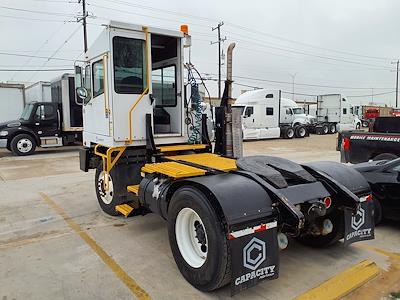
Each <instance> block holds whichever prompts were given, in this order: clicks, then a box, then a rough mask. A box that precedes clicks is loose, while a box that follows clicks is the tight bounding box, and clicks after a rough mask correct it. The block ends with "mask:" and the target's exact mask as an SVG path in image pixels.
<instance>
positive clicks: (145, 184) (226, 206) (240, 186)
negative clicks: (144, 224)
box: [139, 173, 277, 230]
mask: <svg viewBox="0 0 400 300" xmlns="http://www.w3.org/2000/svg"><path fill="white" fill-rule="evenodd" d="M155 185H158V186H157V187H155ZM183 186H191V187H193V188H196V189H198V190H200V191H201V192H202V193H204V195H205V196H206V197H207V199H208V200H209V201H210V203H211V204H212V205H213V207H214V209H215V210H216V212H217V213H218V214H220V215H221V218H222V219H223V220H224V221H225V222H226V224H227V226H228V228H229V229H230V230H239V229H243V228H246V227H248V226H254V225H259V224H260V223H266V222H269V221H271V220H273V219H275V218H276V216H277V212H276V211H275V209H274V207H273V205H272V200H271V198H270V196H269V195H268V193H267V192H266V191H265V189H263V187H262V186H260V185H259V184H258V183H257V182H255V181H254V180H251V179H249V178H246V177H244V176H240V175H237V174H231V173H223V174H217V175H206V176H201V177H193V178H187V179H183V180H175V181H172V180H166V181H164V182H163V179H159V178H157V176H154V175H151V176H146V178H144V179H143V180H142V182H141V183H140V189H139V190H140V195H139V196H140V201H141V203H142V204H143V205H145V206H146V207H147V208H149V209H150V210H151V211H152V212H155V213H158V214H160V215H161V216H162V217H163V218H167V214H168V204H169V201H170V199H171V198H172V196H173V193H174V192H175V191H176V190H177V189H179V188H180V187H183ZM154 191H157V192H156V193H155V192H154Z"/></svg>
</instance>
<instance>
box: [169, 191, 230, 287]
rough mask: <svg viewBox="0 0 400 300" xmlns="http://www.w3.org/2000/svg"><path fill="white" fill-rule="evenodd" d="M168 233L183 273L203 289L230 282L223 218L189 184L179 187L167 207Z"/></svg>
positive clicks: (176, 259) (193, 283)
mask: <svg viewBox="0 0 400 300" xmlns="http://www.w3.org/2000/svg"><path fill="white" fill-rule="evenodd" d="M168 236H169V242H170V246H171V250H172V254H173V256H174V259H175V262H176V265H177V266H178V268H179V270H180V272H181V273H182V275H183V277H185V279H186V280H187V281H188V282H189V283H190V284H191V285H193V286H194V287H196V288H197V289H199V290H202V291H212V290H215V289H217V288H219V287H222V286H224V285H226V284H227V283H229V280H230V260H229V246H228V240H227V238H226V234H225V231H224V228H223V225H222V222H221V221H220V219H219V218H218V217H217V215H216V214H215V211H214V209H213V207H212V206H211V205H210V203H209V202H208V200H207V198H206V197H205V196H204V195H203V194H202V193H201V192H200V191H198V190H196V189H194V188H190V187H183V188H180V189H179V190H178V191H176V192H175V194H174V195H173V197H172V199H171V203H170V205H169V209H168Z"/></svg>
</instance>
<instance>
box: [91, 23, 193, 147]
mask: <svg viewBox="0 0 400 300" xmlns="http://www.w3.org/2000/svg"><path fill="white" fill-rule="evenodd" d="M186 37H187V35H186V34H185V33H183V32H180V31H170V30H165V29H158V28H153V27H143V26H138V25H132V24H126V23H121V22H115V21H111V22H110V23H109V24H108V25H107V26H106V27H105V28H104V30H103V32H102V33H101V34H100V36H99V37H98V38H97V39H96V41H95V42H94V44H93V45H92V46H91V47H90V48H89V50H88V51H87V52H86V54H85V57H86V65H85V72H84V86H85V88H86V90H87V91H88V93H87V95H86V96H87V97H86V99H85V100H84V103H83V104H84V108H83V122H84V132H83V143H84V145H85V146H86V147H90V146H91V145H93V144H101V145H103V146H106V147H118V146H127V145H130V146H142V145H145V144H146V115H150V116H151V123H152V124H151V125H152V128H153V131H154V139H155V142H156V143H157V144H159V145H162V144H173V143H185V142H186V141H187V134H186V127H187V126H186V124H185V123H184V119H185V115H184V107H183V103H184V101H182V99H181V98H182V97H183V71H182V70H183V68H182V65H183V48H184V43H185V38H186ZM147 70H149V71H147Z"/></svg>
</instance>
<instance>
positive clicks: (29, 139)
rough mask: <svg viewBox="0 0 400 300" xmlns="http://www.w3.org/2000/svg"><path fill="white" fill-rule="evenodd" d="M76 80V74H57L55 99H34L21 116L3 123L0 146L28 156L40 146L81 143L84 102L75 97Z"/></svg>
mask: <svg viewBox="0 0 400 300" xmlns="http://www.w3.org/2000/svg"><path fill="white" fill-rule="evenodd" d="M74 81H75V78H74V75H72V74H64V75H62V76H60V77H59V78H56V79H55V80H53V81H52V82H51V101H48V100H49V99H43V98H42V99H40V100H45V101H41V102H36V101H32V102H30V103H28V104H27V105H26V106H25V108H24V109H23V111H22V114H21V115H20V117H19V118H18V119H16V120H11V121H6V122H3V123H0V147H6V148H7V149H8V150H10V151H12V153H13V154H14V155H19V156H25V155H31V154H33V153H34V152H35V150H36V147H41V148H51V147H60V146H67V145H77V144H78V145H79V144H80V143H81V141H82V106H80V105H79V104H77V103H76V101H75V100H76V99H75V83H74ZM38 99H39V98H38Z"/></svg>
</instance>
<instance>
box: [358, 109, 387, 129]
mask: <svg viewBox="0 0 400 300" xmlns="http://www.w3.org/2000/svg"><path fill="white" fill-rule="evenodd" d="M353 114H354V115H356V116H358V118H359V119H360V120H361V123H362V126H363V127H369V125H370V124H371V123H373V122H374V121H375V119H376V118H379V117H391V116H392V115H393V108H392V107H389V106H386V105H385V106H378V105H356V106H353Z"/></svg>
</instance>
